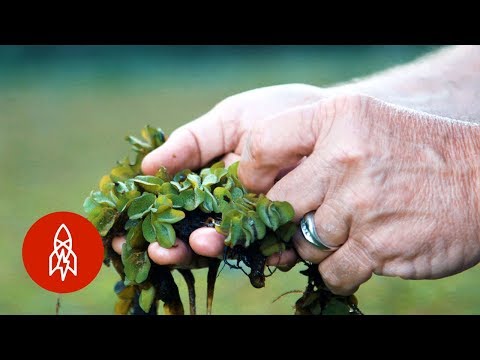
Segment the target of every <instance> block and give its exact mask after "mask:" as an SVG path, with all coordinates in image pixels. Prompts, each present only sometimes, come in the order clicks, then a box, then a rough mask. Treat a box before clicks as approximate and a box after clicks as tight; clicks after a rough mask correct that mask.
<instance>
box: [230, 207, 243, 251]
mask: <svg viewBox="0 0 480 360" xmlns="http://www.w3.org/2000/svg"><path fill="white" fill-rule="evenodd" d="M244 240H245V234H244V230H243V227H242V215H241V214H235V215H233V216H232V217H231V221H230V229H229V233H228V236H227V238H226V239H225V245H227V246H230V247H233V246H235V245H244Z"/></svg>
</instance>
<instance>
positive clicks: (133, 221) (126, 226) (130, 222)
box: [124, 219, 142, 230]
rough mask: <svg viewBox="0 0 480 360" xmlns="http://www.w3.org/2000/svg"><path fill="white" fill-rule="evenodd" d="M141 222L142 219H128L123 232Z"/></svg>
mask: <svg viewBox="0 0 480 360" xmlns="http://www.w3.org/2000/svg"><path fill="white" fill-rule="evenodd" d="M141 222H142V219H135V220H132V219H128V220H127V222H126V223H125V226H124V228H125V230H129V229H131V228H133V227H135V226H137V224H140V223H141Z"/></svg>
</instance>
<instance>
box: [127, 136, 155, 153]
mask: <svg viewBox="0 0 480 360" xmlns="http://www.w3.org/2000/svg"><path fill="white" fill-rule="evenodd" d="M125 140H127V141H128V142H129V143H130V145H132V148H133V150H135V151H137V152H143V153H145V154H146V153H148V152H150V151H151V150H152V146H151V145H150V144H149V143H146V142H144V141H142V140H140V139H137V138H136V137H134V136H127V137H126V138H125Z"/></svg>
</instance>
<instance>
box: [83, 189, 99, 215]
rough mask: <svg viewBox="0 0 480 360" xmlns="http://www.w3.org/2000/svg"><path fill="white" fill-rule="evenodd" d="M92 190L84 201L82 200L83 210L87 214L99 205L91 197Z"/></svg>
mask: <svg viewBox="0 0 480 360" xmlns="http://www.w3.org/2000/svg"><path fill="white" fill-rule="evenodd" d="M92 194H93V191H92V192H91V193H90V196H88V197H87V198H86V199H85V201H84V202H83V210H85V212H86V213H87V214H90V213H91V212H92V211H93V210H94V209H95V208H97V207H98V206H100V204H98V203H97V202H96V201H95V200H93V198H92Z"/></svg>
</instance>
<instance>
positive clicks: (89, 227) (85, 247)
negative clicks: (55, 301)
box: [22, 211, 104, 293]
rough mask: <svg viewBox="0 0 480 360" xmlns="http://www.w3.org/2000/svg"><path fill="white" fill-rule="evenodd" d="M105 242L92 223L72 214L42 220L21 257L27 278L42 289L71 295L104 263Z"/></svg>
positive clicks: (28, 238) (36, 226)
mask: <svg viewBox="0 0 480 360" xmlns="http://www.w3.org/2000/svg"><path fill="white" fill-rule="evenodd" d="M103 254H104V253H103V243H102V238H101V237H100V234H99V233H98V231H97V229H96V228H95V226H93V224H92V223H91V222H90V221H88V220H87V219H86V218H84V217H83V216H81V215H78V214H75V213H72V212H66V211H61V212H54V213H51V214H48V215H45V216H43V217H41V218H40V219H39V220H37V221H36V222H35V223H34V224H33V225H32V227H31V228H30V229H29V230H28V232H27V235H26V236H25V240H24V241H23V248H22V257H23V264H24V266H25V269H26V270H27V272H28V275H30V277H31V278H32V280H33V281H35V282H36V283H37V284H38V285H40V286H41V287H42V288H44V289H46V290H49V291H52V292H56V293H69V292H73V291H77V290H80V289H82V288H84V287H85V286H87V285H88V284H90V283H91V282H92V281H93V279H95V277H96V276H97V274H98V272H99V271H100V268H101V267H102V261H103Z"/></svg>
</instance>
